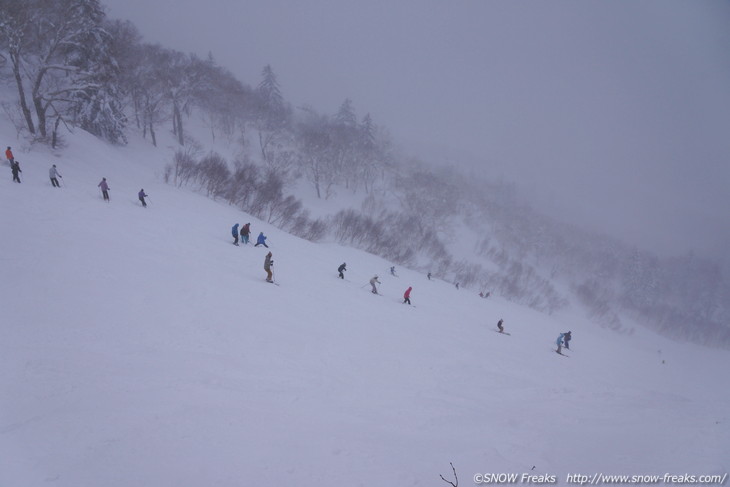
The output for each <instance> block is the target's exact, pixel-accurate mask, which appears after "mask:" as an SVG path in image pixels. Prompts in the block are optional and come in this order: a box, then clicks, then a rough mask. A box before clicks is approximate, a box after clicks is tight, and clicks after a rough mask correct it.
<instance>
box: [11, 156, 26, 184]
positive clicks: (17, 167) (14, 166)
mask: <svg viewBox="0 0 730 487" xmlns="http://www.w3.org/2000/svg"><path fill="white" fill-rule="evenodd" d="M10 170H11V171H13V182H16V183H19V182H20V177H19V176H18V173H19V172H23V171H22V170H21V169H20V163H19V162H18V161H16V160H15V159H13V160H12V161H11V162H10Z"/></svg>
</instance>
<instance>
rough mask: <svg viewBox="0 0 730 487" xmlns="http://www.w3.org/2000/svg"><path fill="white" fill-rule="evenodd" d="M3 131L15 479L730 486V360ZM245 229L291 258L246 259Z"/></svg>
mask: <svg viewBox="0 0 730 487" xmlns="http://www.w3.org/2000/svg"><path fill="white" fill-rule="evenodd" d="M3 123H4V124H5V125H3V126H2V129H3V130H2V133H3V134H4V136H5V137H4V138H5V140H6V141H7V142H6V144H4V145H11V146H13V150H14V153H15V156H16V158H17V159H18V160H19V161H20V165H21V169H22V171H23V172H22V173H21V180H22V183H21V184H17V183H13V182H12V181H11V173H10V169H9V167H8V166H6V165H2V166H0V170H2V171H1V172H0V176H2V177H0V228H1V229H2V237H0V241H1V242H2V245H1V248H2V257H0V316H2V320H1V323H2V325H1V330H2V339H1V340H0V347H1V350H0V485H2V486H23V487H34V486H42V485H43V486H46V485H57V486H68V487H79V486H105V487H116V486H119V487H129V486H173V485H174V486H191V487H192V486H196V487H197V486H202V485H208V486H212V485H216V486H242V485H272V486H273V485H310V486H314V485H318V486H325V485H326V486H360V485H363V486H364V485H368V486H372V485H397V486H407V485H423V486H426V485H446V484H444V482H443V480H441V479H440V478H439V475H443V476H444V477H445V478H446V479H450V478H452V477H453V475H452V471H451V467H450V462H452V463H453V465H454V468H455V469H456V472H457V474H458V475H459V480H460V482H461V485H471V484H472V483H474V480H473V478H474V476H475V475H477V474H482V473H519V474H522V473H525V472H527V473H531V474H534V475H540V474H549V475H555V476H556V479H557V483H559V484H564V483H566V481H567V475H568V474H575V473H583V474H591V475H592V474H593V473H595V472H598V473H606V474H629V475H633V474H636V475H639V474H659V475H663V474H664V473H671V474H685V473H686V474H694V475H710V474H720V475H723V474H725V473H726V472H728V471H730V455H728V452H730V407H729V406H730V388H728V382H727V378H726V377H725V374H726V373H727V371H728V370H729V369H728V367H729V366H730V353H728V352H727V351H719V350H713V349H708V348H702V347H699V346H695V345H689V344H684V343H676V342H671V341H669V340H667V339H664V338H661V337H659V336H657V335H655V334H653V333H651V332H649V331H646V330H643V329H641V328H640V327H634V330H635V331H634V333H633V334H617V333H614V332H611V331H609V330H606V329H603V328H600V327H598V326H597V325H594V324H592V323H590V322H587V321H586V320H585V319H584V317H583V316H582V314H581V313H580V311H579V310H578V309H575V308H571V309H569V310H567V311H565V312H563V313H561V314H559V315H554V316H547V315H543V314H539V313H537V312H534V311H532V310H530V309H527V308H525V307H520V306H517V305H514V304H512V303H510V302H507V301H504V300H502V299H500V298H499V297H497V296H492V297H490V298H488V299H482V298H480V297H479V296H478V295H477V293H478V292H479V290H473V289H463V288H462V289H461V290H456V289H455V287H454V286H453V285H452V284H451V283H447V282H442V281H439V280H435V279H434V280H431V281H429V280H428V279H427V278H426V276H425V275H424V274H422V273H419V272H415V271H411V270H409V269H405V268H403V267H400V266H398V267H397V271H398V276H399V277H397V278H396V277H393V276H391V275H390V274H389V272H388V269H389V268H390V266H391V265H395V264H394V263H391V262H387V261H384V260H382V259H381V258H379V257H376V256H373V255H370V254H366V253H363V252H360V251H357V250H353V249H350V248H346V247H343V246H340V245H338V244H334V243H331V242H324V243H311V242H307V241H304V240H301V239H299V238H296V237H293V236H291V235H288V234H285V233H283V232H281V231H279V230H277V229H276V228H274V227H272V226H271V225H269V224H267V223H265V222H262V221H259V220H257V219H255V218H252V217H250V216H249V215H247V214H245V213H242V212H241V211H239V210H237V209H236V208H234V207H231V206H229V205H226V204H221V203H219V202H216V201H213V200H210V199H207V198H205V197H204V196H202V195H199V194H196V193H194V192H191V191H189V190H187V189H184V190H181V189H177V188H175V187H173V186H171V185H167V184H165V183H163V182H162V177H161V174H162V172H163V168H164V165H165V164H166V163H167V162H169V161H170V159H171V154H172V148H171V147H168V146H163V147H160V148H153V147H152V146H151V145H149V144H148V143H147V142H145V141H143V140H136V139H135V140H133V141H132V143H131V144H130V145H129V146H127V147H116V146H111V145H108V144H106V143H104V142H102V141H100V140H98V139H95V138H94V137H92V136H90V135H88V134H84V133H83V132H80V131H79V132H77V133H76V134H73V135H68V136H67V139H66V143H67V147H66V148H65V149H63V150H59V151H56V152H52V151H51V150H50V149H48V148H45V147H43V146H34V147H29V146H28V145H27V144H25V143H24V142H23V141H21V140H18V139H16V137H15V132H14V130H13V129H12V127H11V126H10V125H9V124H7V122H3ZM52 164H56V165H57V167H58V171H59V173H60V174H61V175H62V176H63V178H62V180H61V184H62V187H61V188H53V187H52V186H51V183H50V181H49V178H48V170H49V168H50V167H51V165H52ZM102 177H106V178H107V180H108V182H109V186H110V188H111V191H110V194H111V201H110V202H109V203H106V202H104V201H103V200H102V198H101V194H100V191H99V189H98V187H97V184H98V183H99V182H100V181H101V179H102ZM142 188H144V190H145V192H146V193H147V194H148V195H149V199H148V204H149V207H148V208H146V209H145V208H143V207H142V206H141V204H140V202H139V201H138V200H137V193H138V191H139V190H140V189H142ZM247 222H251V227H252V233H253V235H252V237H254V238H255V236H256V235H258V233H259V232H264V234H265V235H267V236H268V237H269V238H268V243H269V247H270V249H266V248H263V247H256V248H255V247H253V245H248V246H244V245H242V246H240V247H236V246H234V245H232V242H233V239H232V237H231V231H230V230H231V226H232V225H233V224H234V223H240V224H241V225H243V224H244V223H247ZM269 250H270V251H271V252H272V253H273V259H274V262H275V263H274V276H275V280H276V282H277V283H278V284H279V285H278V286H275V285H271V284H268V283H266V282H265V281H264V279H265V277H266V273H265V272H264V270H263V261H264V256H265V254H266V253H267V252H268V251H269ZM343 262H346V263H347V271H346V273H345V280H341V279H338V278H337V267H338V266H339V265H340V264H341V263H343ZM376 274H377V275H378V276H379V277H380V281H381V282H382V285H381V286H379V288H380V292H381V295H379V296H377V295H373V294H372V293H371V292H370V286H369V284H368V281H369V279H370V278H371V277H373V276H374V275H376ZM409 286H412V287H413V291H412V293H411V301H412V303H413V305H411V306H409V305H407V304H403V293H404V291H405V290H406V289H407V288H408V287H409ZM500 318H502V319H504V324H505V330H506V331H507V332H509V333H510V334H511V335H509V336H506V335H500V334H498V333H497V332H496V330H497V328H496V323H497V321H498V320H499V319H500ZM568 330H571V331H572V332H573V341H572V342H571V349H570V350H567V351H566V354H567V355H569V357H567V358H566V357H561V356H559V355H557V354H556V353H555V340H556V338H557V336H558V335H559V333H561V332H565V331H568Z"/></svg>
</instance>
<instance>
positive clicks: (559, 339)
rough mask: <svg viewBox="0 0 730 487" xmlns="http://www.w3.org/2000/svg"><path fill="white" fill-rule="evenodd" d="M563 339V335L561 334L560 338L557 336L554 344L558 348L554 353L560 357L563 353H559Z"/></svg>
mask: <svg viewBox="0 0 730 487" xmlns="http://www.w3.org/2000/svg"><path fill="white" fill-rule="evenodd" d="M564 337H565V333H561V334H560V336H558V339H557V340H555V343H556V344H557V346H558V349H557V350H555V351H556V352H558V353H559V354H560V355H562V354H563V352H561V350H562V349H563V338H564Z"/></svg>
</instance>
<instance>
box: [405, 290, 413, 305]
mask: <svg viewBox="0 0 730 487" xmlns="http://www.w3.org/2000/svg"><path fill="white" fill-rule="evenodd" d="M412 289H413V287H412V286H408V289H406V292H405V293H403V304H406V303H408V304H411V290H412Z"/></svg>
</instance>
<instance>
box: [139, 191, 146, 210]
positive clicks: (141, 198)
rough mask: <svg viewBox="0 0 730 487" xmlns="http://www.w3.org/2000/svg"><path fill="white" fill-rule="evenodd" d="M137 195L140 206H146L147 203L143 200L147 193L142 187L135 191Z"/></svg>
mask: <svg viewBox="0 0 730 487" xmlns="http://www.w3.org/2000/svg"><path fill="white" fill-rule="evenodd" d="M137 196H138V197H139V201H141V202H142V206H144V207H145V208H147V203H146V202H145V200H144V199H145V198H146V197H147V194H146V193H145V192H144V188H142V189H140V190H139V193H137Z"/></svg>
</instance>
